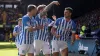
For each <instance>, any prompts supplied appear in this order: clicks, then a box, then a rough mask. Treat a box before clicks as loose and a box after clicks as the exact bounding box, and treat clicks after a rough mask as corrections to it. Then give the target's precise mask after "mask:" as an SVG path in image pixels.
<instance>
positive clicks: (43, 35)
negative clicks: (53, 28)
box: [35, 14, 52, 41]
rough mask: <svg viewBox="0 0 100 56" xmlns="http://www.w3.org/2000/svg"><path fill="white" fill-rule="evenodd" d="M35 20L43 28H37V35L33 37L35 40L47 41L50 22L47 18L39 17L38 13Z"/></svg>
mask: <svg viewBox="0 0 100 56" xmlns="http://www.w3.org/2000/svg"><path fill="white" fill-rule="evenodd" d="M35 19H36V21H37V22H38V24H39V25H43V26H44V27H43V29H39V30H37V37H35V40H43V41H48V25H49V24H50V23H51V22H52V20H51V19H49V18H45V19H43V18H40V15H39V14H38V15H37V16H36V18H35Z"/></svg>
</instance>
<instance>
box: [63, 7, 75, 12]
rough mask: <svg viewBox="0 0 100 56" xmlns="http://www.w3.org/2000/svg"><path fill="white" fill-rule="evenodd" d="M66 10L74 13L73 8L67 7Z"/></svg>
mask: <svg viewBox="0 0 100 56" xmlns="http://www.w3.org/2000/svg"><path fill="white" fill-rule="evenodd" d="M65 10H69V11H70V12H71V13H72V12H73V9H72V8H71V7H66V8H65Z"/></svg>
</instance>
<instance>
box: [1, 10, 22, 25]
mask: <svg viewBox="0 0 100 56" xmlns="http://www.w3.org/2000/svg"><path fill="white" fill-rule="evenodd" d="M21 16H22V14H21V13H20V12H19V11H18V9H15V8H14V9H12V8H6V9H3V8H0V24H8V25H9V24H12V23H13V24H14V23H16V20H17V19H18V18H19V17H21Z"/></svg>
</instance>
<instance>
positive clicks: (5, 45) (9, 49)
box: [0, 42, 43, 56]
mask: <svg viewBox="0 0 100 56" xmlns="http://www.w3.org/2000/svg"><path fill="white" fill-rule="evenodd" d="M0 56H18V50H17V48H16V46H15V43H14V42H13V43H12V44H11V43H10V42H0ZM39 56H43V55H42V54H40V55H39Z"/></svg>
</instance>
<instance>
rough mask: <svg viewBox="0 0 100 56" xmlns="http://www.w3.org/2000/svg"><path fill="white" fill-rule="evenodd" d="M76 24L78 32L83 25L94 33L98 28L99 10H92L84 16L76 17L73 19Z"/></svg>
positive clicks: (99, 25)
mask: <svg viewBox="0 0 100 56" xmlns="http://www.w3.org/2000/svg"><path fill="white" fill-rule="evenodd" d="M75 21H76V24H77V30H80V29H81V27H82V26H83V25H84V26H86V27H87V29H90V30H91V31H94V30H96V29H99V28H100V8H99V9H96V10H93V11H92V12H88V13H86V14H85V15H83V16H81V17H78V18H76V19H75Z"/></svg>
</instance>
